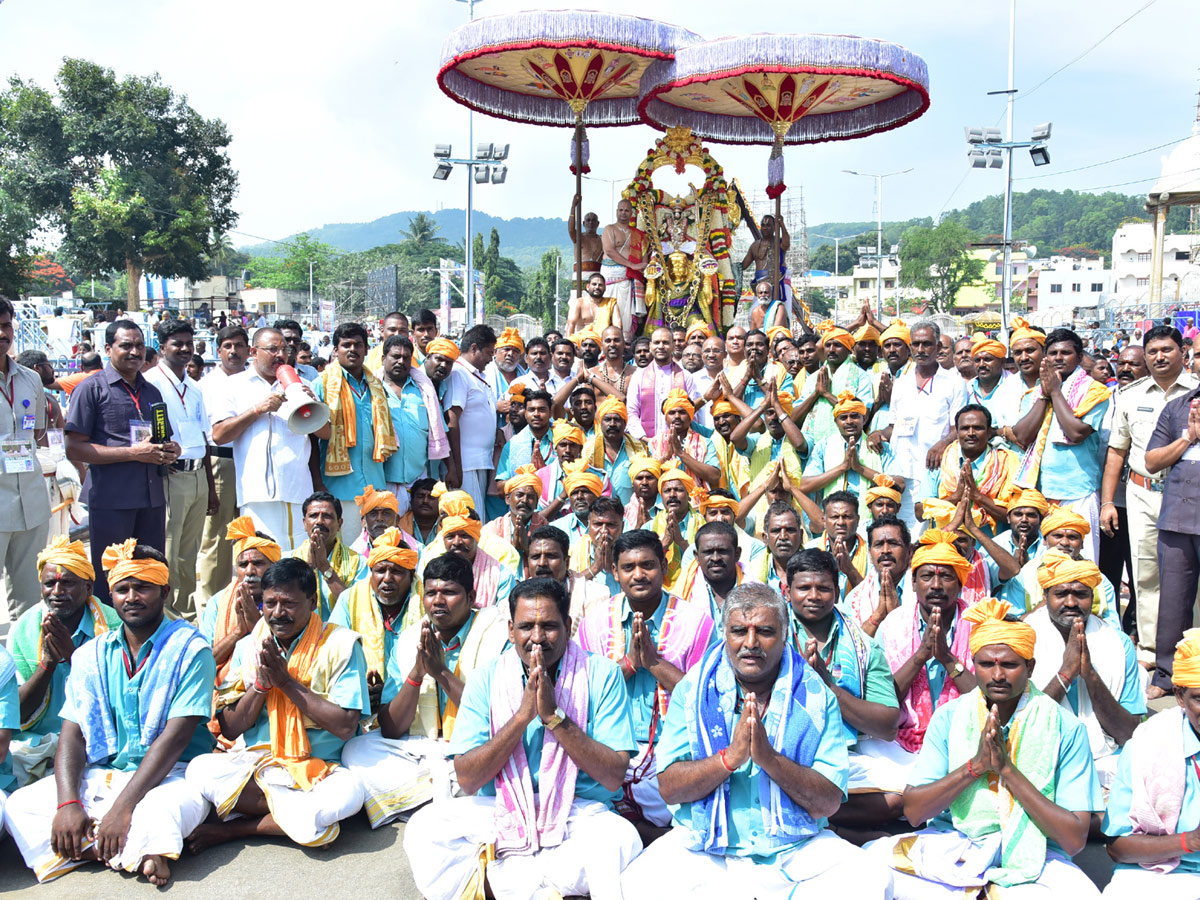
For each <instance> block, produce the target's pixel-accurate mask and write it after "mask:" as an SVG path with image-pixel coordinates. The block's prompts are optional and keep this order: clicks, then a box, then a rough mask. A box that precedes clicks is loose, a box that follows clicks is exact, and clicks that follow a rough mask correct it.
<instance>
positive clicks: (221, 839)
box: [184, 822, 235, 853]
mask: <svg viewBox="0 0 1200 900" xmlns="http://www.w3.org/2000/svg"><path fill="white" fill-rule="evenodd" d="M233 837H235V835H234V833H233V830H232V829H230V828H228V827H227V826H226V824H225V823H224V822H211V823H210V822H204V823H201V824H200V825H197V826H196V830H195V831H193V832H192V833H191V834H189V835H188V836H187V840H186V841H184V844H185V845H186V846H187V848H188V850H189V851H190V852H192V853H201V852H203V851H204V850H207V849H208V848H209V847H215V846H217V844H223V843H225V842H226V841H228V840H231V839H232V838H233Z"/></svg>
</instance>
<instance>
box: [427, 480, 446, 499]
mask: <svg viewBox="0 0 1200 900" xmlns="http://www.w3.org/2000/svg"><path fill="white" fill-rule="evenodd" d="M448 490H450V489H449V488H448V487H446V482H444V481H438V482H435V483H434V485H433V487H432V488H431V489H430V491H429V496H430V497H432V498H433V499H434V500H437V499H438V498H439V497H444V496H445V495H446V492H447V491H448Z"/></svg>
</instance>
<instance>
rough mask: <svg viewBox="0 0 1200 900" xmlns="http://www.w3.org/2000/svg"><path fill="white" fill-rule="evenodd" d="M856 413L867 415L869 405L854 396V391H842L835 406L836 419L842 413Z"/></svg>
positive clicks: (834, 415)
mask: <svg viewBox="0 0 1200 900" xmlns="http://www.w3.org/2000/svg"><path fill="white" fill-rule="evenodd" d="M852 412H856V413H858V414H859V415H860V416H865V415H866V414H867V404H865V403H863V402H862V401H861V400H859V399H858V397H856V396H855V395H854V391H842V392H841V393H840V394H838V397H837V403H835V404H833V417H834V418H835V419H836V418H837V417H838V416H840V415H841V414H842V413H852Z"/></svg>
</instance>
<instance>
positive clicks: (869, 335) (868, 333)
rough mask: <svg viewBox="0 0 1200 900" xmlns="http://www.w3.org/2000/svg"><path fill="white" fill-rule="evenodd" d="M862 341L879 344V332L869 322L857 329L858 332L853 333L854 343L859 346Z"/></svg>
mask: <svg viewBox="0 0 1200 900" xmlns="http://www.w3.org/2000/svg"><path fill="white" fill-rule="evenodd" d="M863 341H871V342H873V343H876V344H878V343H879V331H878V330H877V329H876V328H875V326H874V325H872V324H870V323H869V322H868V323H867V324H866V325H864V326H863V327H862V328H860V329H858V331H856V332H854V343H856V344H859V343H862V342H863Z"/></svg>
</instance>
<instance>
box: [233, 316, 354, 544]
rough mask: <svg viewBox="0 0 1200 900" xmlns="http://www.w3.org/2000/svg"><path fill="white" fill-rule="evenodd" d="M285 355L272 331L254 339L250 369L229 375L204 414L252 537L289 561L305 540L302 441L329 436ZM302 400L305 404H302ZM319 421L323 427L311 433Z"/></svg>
mask: <svg viewBox="0 0 1200 900" xmlns="http://www.w3.org/2000/svg"><path fill="white" fill-rule="evenodd" d="M287 359H288V348H287V342H286V341H285V339H284V336H283V333H282V332H280V331H279V330H278V329H275V328H260V329H258V330H257V331H255V332H254V338H253V341H252V346H251V349H250V368H248V369H247V370H246V371H245V372H242V373H240V374H238V375H231V376H230V377H229V379H228V382H227V385H226V389H225V391H224V393H223V395H222V396H221V398H220V401H221V402H220V403H216V404H214V405H213V408H212V409H211V410H209V418H210V419H211V420H212V435H213V441H214V442H215V443H217V444H232V445H233V461H234V468H235V469H236V471H237V500H238V507H239V508H240V509H241V512H242V515H247V516H250V517H251V518H252V519H253V520H254V527H255V530H257V531H261V532H263V533H264V534H269V535H270V536H271V537H273V538H274V539H275V541H276V542H277V543H278V544H279V545H280V547H282V548H283V552H284V554H290V553H291V552H292V551H293V550H294V549H295V548H296V547H297V546H298V545H299V544H300V543H302V542H303V541H304V540H306V535H305V534H304V521H303V520H304V516H303V513H302V512H301V504H302V503H303V502H304V499H305V498H306V497H307V496H308V495H309V494H311V493H312V492H313V488H314V480H313V470H312V467H311V466H310V462H311V461H312V460H314V459H315V456H314V454H315V450H316V448H315V447H314V445H313V441H312V440H311V439H310V435H311V436H312V437H315V438H327V437H328V436H329V435H330V426H329V421H328V416H329V410H328V408H327V407H325V405H324V404H323V403H321V402H320V401H319V400H318V398H317V396H316V395H315V394H314V393H313V391H312V389H311V388H309V387H308V386H307V385H305V384H304V383H303V382H301V381H300V380H299V378H298V376H297V375H296V373H295V370H294V369H292V368H291V367H290V366H288V365H287ZM306 401H307V402H306ZM322 416H324V418H325V421H324V424H321V425H319V427H316V428H315V429H314V428H313V427H312V426H313V425H314V424H318V423H320V420H321V418H322Z"/></svg>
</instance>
